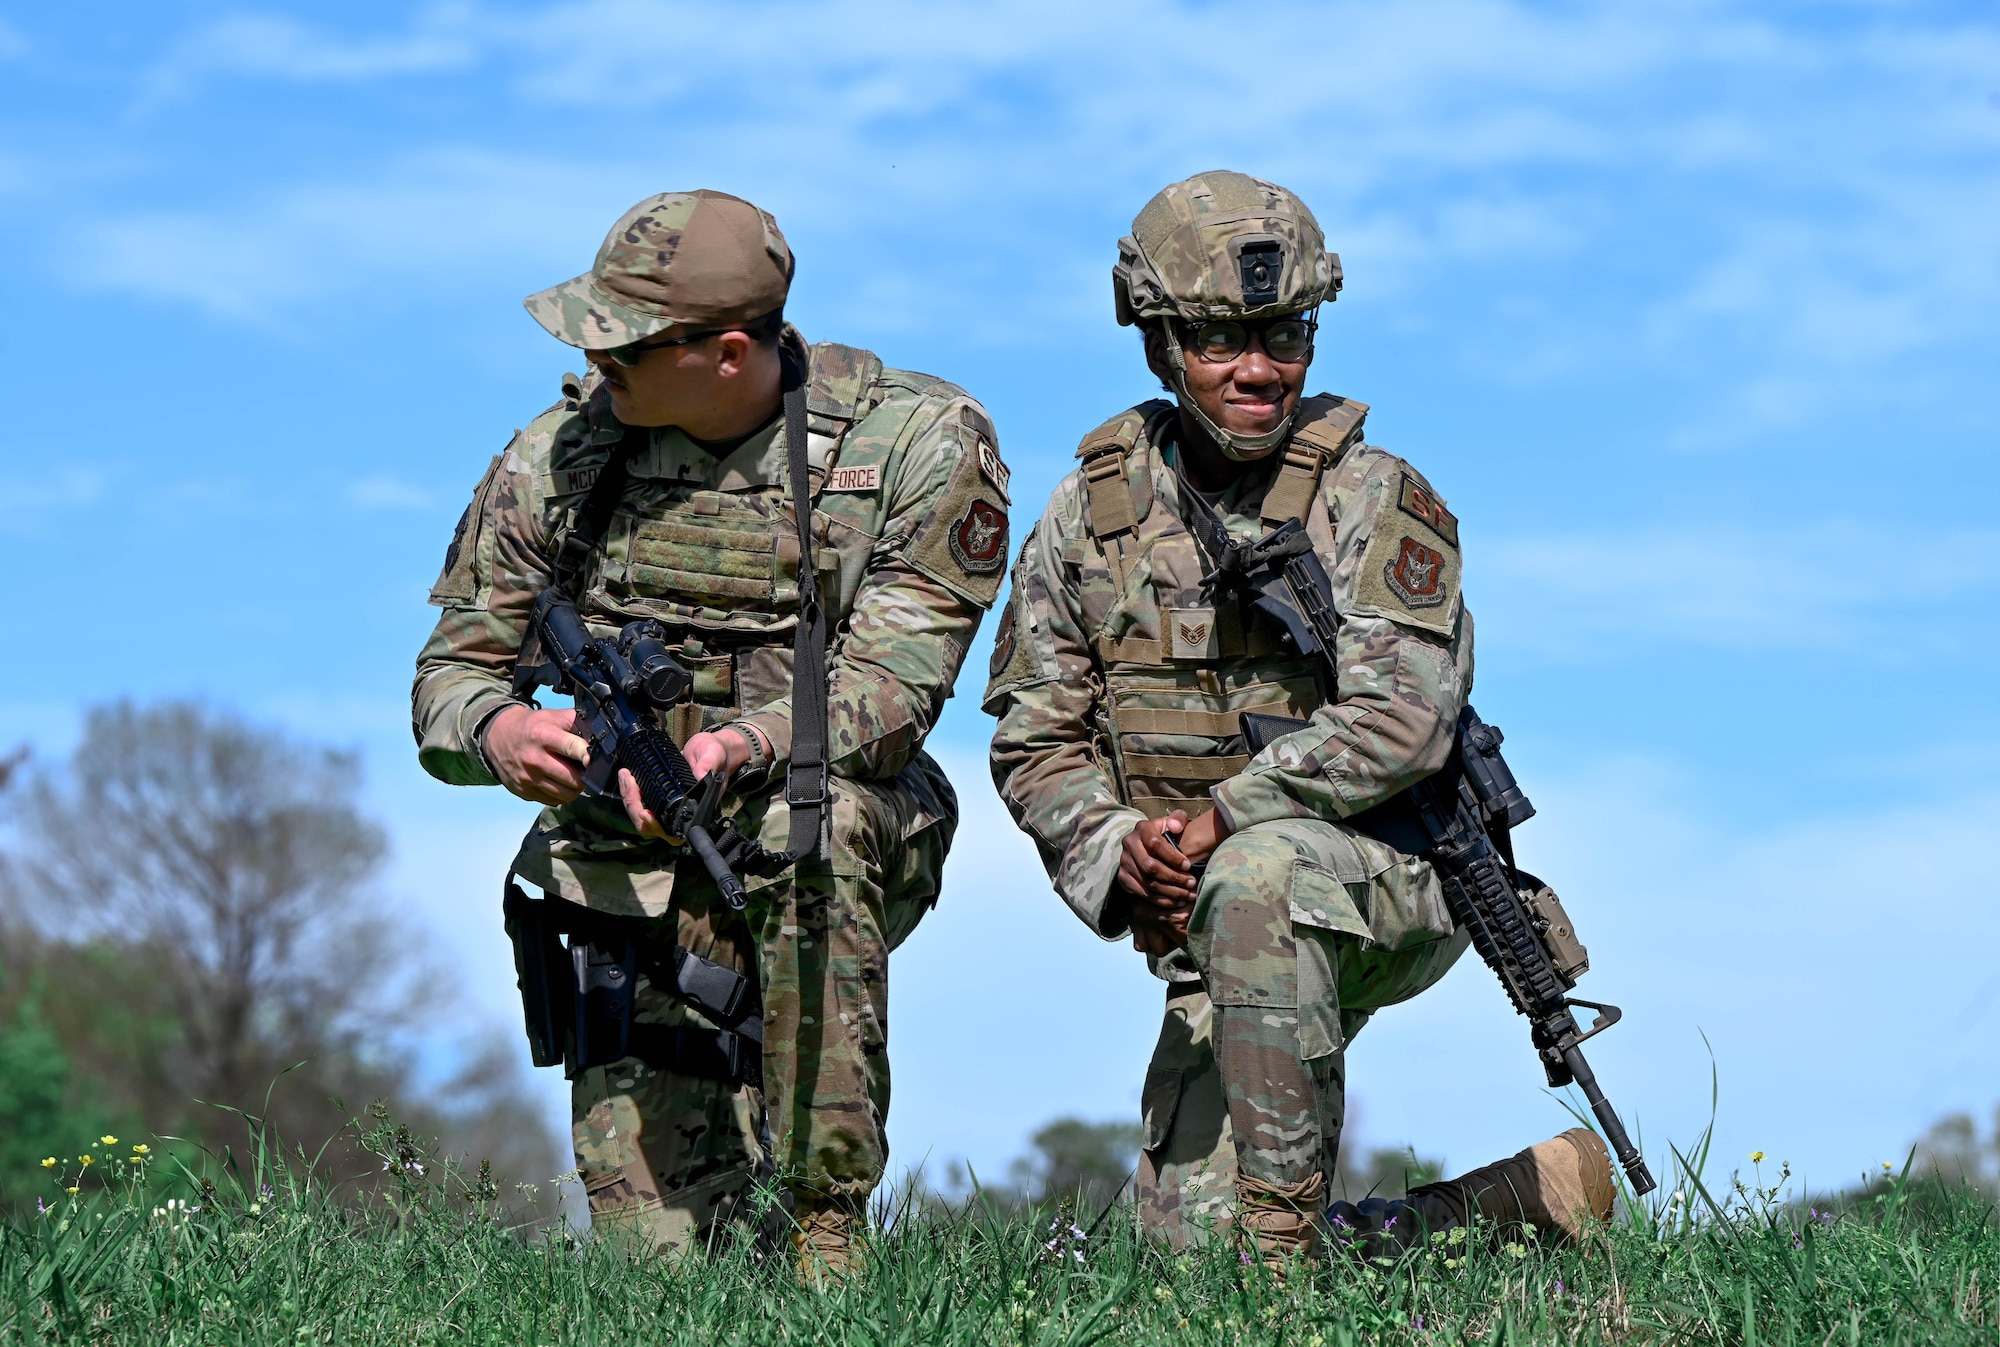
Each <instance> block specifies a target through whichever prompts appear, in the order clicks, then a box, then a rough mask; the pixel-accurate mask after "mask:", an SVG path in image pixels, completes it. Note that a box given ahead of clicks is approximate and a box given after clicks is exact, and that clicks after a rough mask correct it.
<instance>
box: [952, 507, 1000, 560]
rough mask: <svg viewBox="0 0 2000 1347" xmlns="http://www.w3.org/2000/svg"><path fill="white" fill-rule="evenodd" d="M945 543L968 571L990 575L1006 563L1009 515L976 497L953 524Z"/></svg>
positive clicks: (953, 558)
mask: <svg viewBox="0 0 2000 1347" xmlns="http://www.w3.org/2000/svg"><path fill="white" fill-rule="evenodd" d="M945 543H946V545H947V546H949V547H950V548H951V559H952V560H953V561H956V562H957V563H958V564H959V568H960V569H961V570H963V571H964V572H965V573H966V574H967V575H991V574H993V573H994V572H995V571H997V570H999V569H1000V568H1001V567H1002V566H1004V565H1006V564H1007V516H1006V515H1004V514H1002V513H1001V512H1000V510H999V508H998V507H997V506H994V505H992V504H991V503H989V502H987V501H983V500H975V501H973V502H972V504H970V505H968V506H966V507H965V513H964V514H963V515H962V516H960V517H959V521H958V522H957V523H956V524H953V525H952V526H951V532H949V533H947V534H946V535H945Z"/></svg>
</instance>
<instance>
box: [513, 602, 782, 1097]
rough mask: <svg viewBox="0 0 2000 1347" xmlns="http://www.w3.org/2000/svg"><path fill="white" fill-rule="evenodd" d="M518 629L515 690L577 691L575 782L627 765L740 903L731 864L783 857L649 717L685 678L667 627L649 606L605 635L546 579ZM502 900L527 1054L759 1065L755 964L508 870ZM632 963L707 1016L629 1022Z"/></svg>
mask: <svg viewBox="0 0 2000 1347" xmlns="http://www.w3.org/2000/svg"><path fill="white" fill-rule="evenodd" d="M529 629H530V632H531V633H532V636H531V642H532V644H533V645H534V647H535V648H537V649H539V651H540V652H541V653H540V656H539V658H538V659H537V660H535V661H533V662H528V661H524V662H523V663H521V664H520V665H518V666H517V668H516V675H515V688H514V690H515V694H516V695H517V696H525V695H526V694H527V693H528V692H529V691H531V690H532V689H534V688H536V687H539V686H542V685H543V684H547V685H549V686H551V687H553V688H554V689H555V690H556V691H557V692H562V693H568V694H569V695H570V697H571V698H572V699H573V700H574V701H575V703H576V730H577V733H578V734H579V735H581V736H582V737H583V738H584V739H586V740H588V741H589V743H590V760H589V761H588V762H587V763H586V764H585V765H584V770H583V785H584V789H585V790H586V791H587V792H588V793H589V794H591V795H593V796H598V797H602V798H606V799H610V800H614V801H616V800H619V798H620V797H619V792H618V770H619V769H620V768H621V767H622V768H624V769H626V770H627V771H629V772H631V773H632V776H633V779H634V780H635V781H636V782H637V783H638V787H639V797H640V799H641V800H642V801H643V802H644V803H645V805H646V808H647V809H649V810H651V811H652V813H653V816H654V817H655V818H657V819H658V820H659V821H660V826H661V828H662V830H663V831H665V832H666V834H667V837H668V840H669V841H672V842H675V843H679V844H683V845H685V846H686V847H687V849H688V850H689V851H690V852H692V853H693V854H694V855H695V856H696V857H697V858H699V859H700V861H701V863H702V867H703V868H704V869H706V870H707V871H708V874H709V877H710V878H711V879H713V880H714V881H715V885H716V888H718V889H719V890H720V891H721V893H722V897H723V899H724V901H725V902H727V903H728V904H729V906H730V907H731V908H733V909H735V910H737V911H741V910H742V909H743V907H744V905H745V902H746V900H747V894H746V892H745V889H744V886H743V881H742V880H741V879H740V878H738V876H737V869H738V868H741V869H743V870H746V871H748V872H750V873H752V874H758V875H774V874H777V873H778V872H779V871H780V870H782V869H783V868H784V867H785V866H786V865H789V864H790V863H791V859H792V858H791V857H790V856H788V855H786V854H784V853H783V852H774V851H769V850H767V849H765V848H764V847H761V846H759V845H757V844H756V843H755V842H754V841H752V840H750V839H749V838H747V837H745V836H743V834H742V833H741V832H739V831H738V830H737V828H736V824H735V821H734V820H733V819H722V820H718V819H717V817H716V815H717V812H718V804H719V801H720V799H721V796H722V791H723V780H722V773H721V772H719V771H718V772H713V773H711V774H710V775H709V776H708V778H707V779H706V780H705V781H703V782H700V783H697V782H696V781H695V779H694V773H693V771H692V770H691V769H690V768H689V767H688V763H687V759H686V758H685V757H684V756H682V754H681V751H680V749H679V748H678V747H677V746H676V745H675V743H674V741H673V740H672V739H671V738H670V737H668V736H667V735H666V734H665V733H663V732H662V731H661V730H660V729H659V728H658V727H657V726H656V725H655V724H654V723H653V722H652V720H651V718H650V713H652V712H655V711H665V710H668V709H669V708H671V707H673V706H675V705H678V704H679V703H680V702H682V701H684V700H685V699H686V698H687V696H688V694H689V692H690V691H691V690H692V686H693V681H694V680H693V678H692V677H691V676H690V675H689V673H688V671H687V670H686V669H685V668H683V667H682V666H681V664H680V663H679V662H678V661H677V660H675V659H674V658H673V656H672V655H671V654H669V653H668V651H667V647H666V640H665V635H666V633H665V630H664V629H663V628H662V627H661V626H660V625H659V624H658V623H656V622H653V621H650V620H647V621H639V622H631V623H627V624H626V625H625V627H624V628H623V629H622V630H621V631H620V632H619V633H618V635H617V637H616V638H598V637H593V636H592V635H591V634H590V629H589V628H588V627H586V626H585V625H584V622H583V617H582V615H581V614H579V613H578V612H577V609H576V605H575V604H574V603H573V602H571V601H570V600H569V599H568V598H566V597H565V596H563V595H562V594H561V593H560V592H559V591H557V590H555V589H548V590H544V591H543V592H542V595H541V597H540V598H539V599H538V600H537V601H536V603H535V607H534V610H533V611H532V613H531V614H530V616H529ZM525 648H526V647H525V646H524V649H525ZM502 910H503V912H504V914H505V916H506V921H507V932H508V935H509V936H510V937H511V938H512V940H513V942H514V966H515V973H516V975H517V977H518V978H519V984H520V989H521V1003H522V1010H523V1012H524V1013H525V1015H526V1020H527V1031H528V1043H529V1049H530V1053H531V1055H532V1056H533V1058H534V1062H535V1065H537V1066H555V1065H557V1064H558V1063H560V1064H562V1065H563V1066H565V1067H566V1068H567V1070H568V1072H569V1074H570V1076H571V1077H572V1078H573V1077H575V1076H576V1075H578V1074H579V1073H581V1072H582V1071H584V1070H585V1069H587V1068H589V1067H592V1066H600V1065H603V1064H604V1063H606V1062H612V1061H616V1060H618V1059H619V1058H622V1057H625V1056H627V1055H629V1054H634V1053H637V1054H641V1055H644V1056H645V1058H646V1060H647V1061H648V1062H650V1063H651V1064H653V1065H654V1066H656V1067H658V1068H659V1069H661V1070H667V1071H674V1072H677V1073H679V1074H682V1075H694V1076H702V1077H706V1078H709V1079H714V1080H722V1081H727V1082H730V1083H732V1084H740V1083H743V1082H745V1081H749V1082H753V1083H754V1082H755V1081H757V1080H758V1079H759V1078H760V1076H759V1072H760V1067H761V1063H762V1054H763V1044H764V1024H763V1010H762V1003H761V998H760V997H759V995H758V990H757V986H756V983H755V981H754V974H753V975H752V976H747V977H746V976H745V975H743V974H741V973H738V972H736V971H735V970H734V969H731V968H728V967H726V966H724V965H722V964H719V963H715V962H713V961H711V960H709V959H706V958H703V957H701V956H700V955H697V954H694V953H691V952H690V951H688V950H686V949H684V948H682V947H681V946H680V945H679V944H676V943H671V937H669V941H668V942H664V943H663V942H661V941H658V940H646V941H642V940H641V939H639V938H638V937H639V930H638V923H637V922H635V920H634V919H633V918H630V917H625V916H616V915H612V914H608V913H598V912H593V911H591V910H590V909H589V908H586V907H582V906H580V905H577V904H572V903H566V902H557V901H549V900H535V899H530V898H529V897H528V896H527V895H526V894H525V893H523V892H522V891H521V889H520V888H519V886H517V885H516V884H515V883H514V877H513V875H512V874H509V875H508V877H507V882H506V885H505V889H504V902H503V908H502ZM563 936H568V937H569V944H568V945H567V946H565V945H564V944H563V943H562V937H563ZM753 967H754V965H753ZM640 973H644V974H645V975H646V976H647V977H648V978H649V979H650V980H651V981H652V984H653V986H654V987H655V988H657V989H658V990H660V991H663V992H665V993H666V994H667V995H669V996H672V997H675V998H677V999H678V1000H680V1001H682V1002H683V1003H685V1004H687V1005H689V1006H691V1007H693V1008H694V1009H695V1010H697V1011H699V1012H700V1013H701V1014H702V1016H703V1017H704V1018H705V1019H707V1020H708V1022H709V1023H710V1024H711V1025H713V1026H714V1028H713V1029H707V1028H701V1027H698V1026H695V1025H691V1024H690V1025H678V1026H674V1027H672V1028H667V1027H663V1026H660V1025H654V1024H638V1023H635V1021H634V1016H633V1012H634V1000H633V998H634V992H635V980H636V978H637V976H638V975H639V974H640Z"/></svg>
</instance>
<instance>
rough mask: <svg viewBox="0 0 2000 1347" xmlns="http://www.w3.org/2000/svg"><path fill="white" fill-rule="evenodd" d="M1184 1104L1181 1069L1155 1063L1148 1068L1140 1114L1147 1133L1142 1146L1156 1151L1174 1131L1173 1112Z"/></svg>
mask: <svg viewBox="0 0 2000 1347" xmlns="http://www.w3.org/2000/svg"><path fill="white" fill-rule="evenodd" d="M1180 1103H1181V1068H1179V1067H1177V1066H1153V1067H1148V1068H1147V1069H1146V1084H1145V1086H1144V1087H1143V1088H1142V1089H1141V1091H1140V1093H1139V1116H1140V1120H1141V1125H1142V1126H1143V1128H1144V1130H1145V1135H1144V1137H1143V1138H1142V1139H1141V1141H1140V1149H1142V1150H1148V1151H1156V1150H1158V1149H1159V1148H1160V1147H1162V1146H1164V1145H1166V1144H1167V1138H1168V1137H1169V1136H1171V1135H1172V1134H1173V1130H1174V1113H1175V1111H1176V1110H1177V1109H1179V1108H1180Z"/></svg>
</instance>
